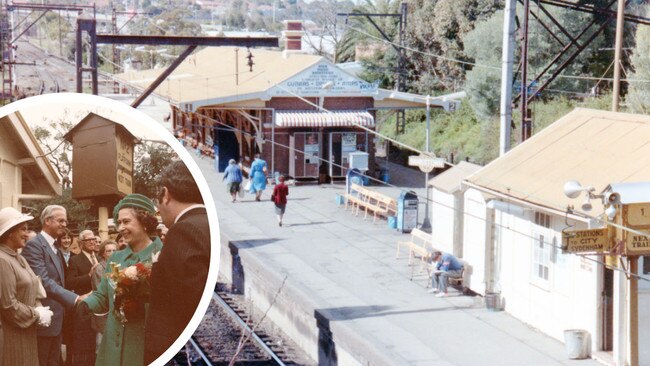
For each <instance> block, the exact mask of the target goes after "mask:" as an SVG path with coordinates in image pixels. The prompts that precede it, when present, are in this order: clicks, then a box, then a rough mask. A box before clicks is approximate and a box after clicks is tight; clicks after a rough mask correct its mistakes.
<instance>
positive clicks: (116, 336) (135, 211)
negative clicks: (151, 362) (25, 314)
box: [84, 194, 162, 366]
mask: <svg viewBox="0 0 650 366" xmlns="http://www.w3.org/2000/svg"><path fill="white" fill-rule="evenodd" d="M155 212H156V210H155V207H154V205H153V202H151V200H150V199H149V198H147V197H145V196H143V195H140V194H130V195H128V196H126V197H124V198H123V199H122V200H121V201H120V202H119V203H118V204H117V206H115V209H114V210H113V217H114V220H115V223H116V224H117V225H118V230H119V232H120V234H122V236H123V237H124V238H125V239H126V241H127V243H128V246H127V247H126V248H125V249H123V250H120V251H118V252H116V253H114V254H113V255H112V256H111V257H110V258H109V260H108V261H107V265H106V267H107V268H106V275H105V276H104V277H103V278H102V279H101V282H100V283H99V287H98V288H97V290H96V291H94V292H93V293H92V294H91V295H90V296H88V298H86V299H85V300H84V302H85V303H86V304H87V305H88V307H89V308H90V310H91V311H92V312H93V313H95V314H104V313H107V312H108V319H107V321H106V329H105V330H104V335H103V337H102V341H101V344H100V346H99V351H98V352H97V359H96V362H95V365H98V366H99V365H111V366H117V365H123V366H127V365H134V366H136V365H138V366H139V365H142V364H143V359H144V323H145V318H146V309H147V307H148V302H149V300H148V296H149V294H148V293H149V291H148V290H149V289H148V286H149V284H148V282H149V278H148V276H149V274H150V273H151V272H150V268H151V264H152V263H153V261H154V260H155V258H157V254H158V252H160V250H161V249H162V242H161V241H160V239H159V238H157V237H156V238H154V239H153V240H152V239H151V236H152V235H153V233H155V231H156V227H157V226H158V220H156V218H155V217H154V215H155ZM118 266H119V267H118ZM116 293H117V295H116ZM129 293H130V294H129Z"/></svg>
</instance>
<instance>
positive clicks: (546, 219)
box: [535, 212, 551, 229]
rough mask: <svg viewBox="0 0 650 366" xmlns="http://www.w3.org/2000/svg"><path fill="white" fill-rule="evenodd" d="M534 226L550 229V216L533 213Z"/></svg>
mask: <svg viewBox="0 0 650 366" xmlns="http://www.w3.org/2000/svg"><path fill="white" fill-rule="evenodd" d="M535 224H536V225H539V226H541V227H545V228H547V229H548V228H550V227H551V215H547V214H545V213H541V212H535Z"/></svg>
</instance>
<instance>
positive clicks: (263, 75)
mask: <svg viewBox="0 0 650 366" xmlns="http://www.w3.org/2000/svg"><path fill="white" fill-rule="evenodd" d="M235 49H236V47H207V48H204V49H203V50H201V51H198V52H195V53H194V54H192V55H190V56H189V57H188V58H187V59H185V60H184V61H183V62H182V63H181V64H180V65H179V66H178V67H177V68H176V69H175V70H174V71H173V72H172V73H171V75H170V76H168V77H167V79H166V80H165V81H164V82H163V83H162V84H160V86H158V88H156V90H155V92H156V94H157V95H159V96H161V97H162V98H165V99H168V100H170V101H172V102H173V103H177V104H179V105H183V104H184V105H190V107H191V108H190V109H196V108H197V106H206V105H224V104H228V103H239V104H241V103H242V102H245V101H253V100H258V101H259V100H269V99H270V98H271V97H272V96H273V95H275V94H274V93H273V91H275V93H276V94H277V93H278V91H279V90H280V89H284V88H282V87H281V86H282V83H283V82H285V81H287V80H289V79H291V78H294V77H298V76H299V74H300V73H301V72H305V70H308V69H309V68H310V67H315V65H316V64H319V63H325V64H327V65H330V66H332V67H333V68H335V69H336V70H337V71H336V73H338V74H341V75H344V78H348V79H350V80H358V81H359V82H360V83H364V84H368V83H366V82H365V81H363V80H361V79H359V78H357V77H356V76H354V75H352V74H348V73H346V72H345V71H343V70H341V69H339V68H337V67H335V65H333V64H332V63H330V62H329V61H327V60H326V59H325V58H323V57H322V56H316V55H307V54H302V53H289V52H281V51H275V50H267V49H252V50H251V52H252V54H253V56H254V58H253V62H254V63H255V64H254V65H253V71H250V69H249V66H248V65H247V62H248V59H247V58H246V54H247V53H246V50H245V49H243V48H240V49H239V51H238V57H236V53H235ZM164 71H165V69H155V70H143V71H129V72H125V73H122V74H118V75H115V78H116V79H118V80H120V81H122V82H124V83H125V84H127V85H130V86H132V87H135V88H137V89H142V90H144V89H145V88H147V87H148V86H149V85H150V84H151V83H152V82H153V81H154V80H156V78H157V77H158V76H159V75H160V74H162V73H163V72H164ZM236 74H238V75H239V76H238V77H236ZM318 88H319V89H320V85H318ZM281 94H282V93H281ZM284 94H286V93H284ZM319 95H320V94H319ZM334 95H337V94H336V93H334ZM364 95H365V96H370V95H372V96H373V97H374V98H375V100H376V103H375V107H376V108H423V107H425V106H426V96H422V95H417V94H410V93H404V92H396V91H392V90H385V89H377V88H376V86H375V87H374V88H372V87H369V88H368V89H367V90H365V91H363V90H360V91H359V96H364ZM284 96H290V95H284ZM302 96H305V95H302ZM341 96H355V95H350V94H349V92H348V93H347V94H346V93H342V94H341ZM462 97H463V95H460V94H459V93H454V94H451V95H450V96H449V97H448V96H445V95H442V96H436V97H432V98H430V105H431V107H433V108H445V109H452V110H454V109H456V108H457V107H458V104H459V102H457V100H459V99H461V98H462Z"/></svg>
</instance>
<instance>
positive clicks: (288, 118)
mask: <svg viewBox="0 0 650 366" xmlns="http://www.w3.org/2000/svg"><path fill="white" fill-rule="evenodd" d="M275 123H276V124H277V125H278V126H282V127H332V126H366V127H374V126H375V119H374V118H373V117H372V115H371V114H370V113H368V112H366V111H334V112H310V111H307V112H302V111H301V112H297V111H296V112H276V113H275Z"/></svg>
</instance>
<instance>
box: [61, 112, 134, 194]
mask: <svg viewBox="0 0 650 366" xmlns="http://www.w3.org/2000/svg"><path fill="white" fill-rule="evenodd" d="M64 138H65V139H66V140H67V141H68V142H70V143H72V183H73V184H72V198H74V199H92V200H93V201H95V202H96V203H102V204H112V203H114V201H115V200H116V198H117V199H119V198H120V197H123V196H124V195H127V194H130V193H133V146H134V144H135V141H136V138H135V137H134V136H133V135H132V134H131V133H130V132H129V131H128V130H127V129H126V128H125V127H124V126H122V125H121V124H119V123H116V122H114V121H111V120H108V119H106V118H104V117H101V116H99V115H96V114H94V113H89V114H88V115H87V116H86V117H84V118H83V119H82V120H81V121H80V122H79V123H78V124H77V125H76V126H75V127H74V128H73V129H71V130H70V131H69V132H68V133H67V134H66V135H65V136H64Z"/></svg>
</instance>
